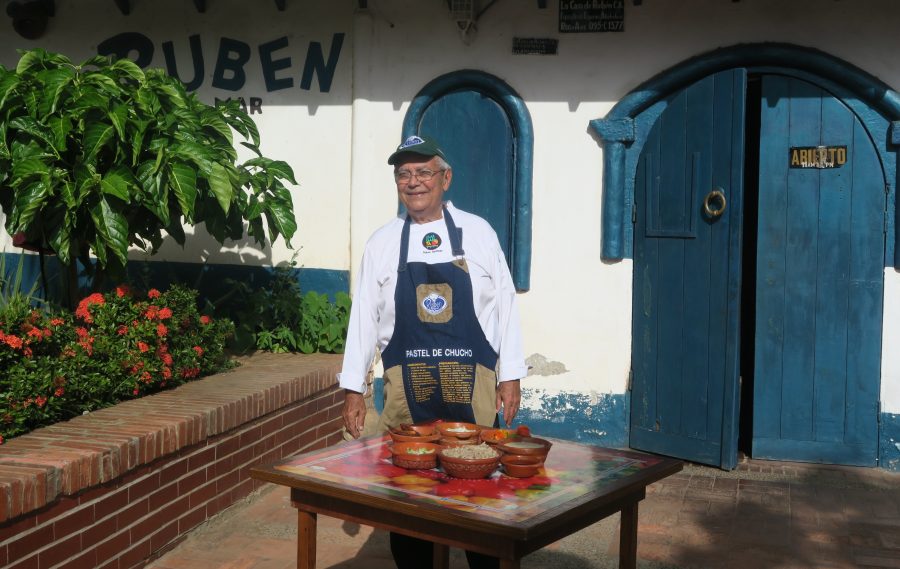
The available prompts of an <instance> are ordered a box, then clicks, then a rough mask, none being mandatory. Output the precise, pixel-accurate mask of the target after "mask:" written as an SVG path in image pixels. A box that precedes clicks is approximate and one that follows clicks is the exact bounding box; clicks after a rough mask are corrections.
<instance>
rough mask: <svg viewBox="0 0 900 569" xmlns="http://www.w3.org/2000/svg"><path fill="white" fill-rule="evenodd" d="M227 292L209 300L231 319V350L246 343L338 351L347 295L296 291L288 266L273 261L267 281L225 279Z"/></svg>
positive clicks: (263, 347) (290, 349) (283, 349)
mask: <svg viewBox="0 0 900 569" xmlns="http://www.w3.org/2000/svg"><path fill="white" fill-rule="evenodd" d="M229 284H230V286H231V290H230V292H229V293H228V294H227V295H225V296H224V297H223V298H221V299H219V300H218V301H216V302H214V303H213V306H214V309H215V311H216V313H217V314H227V315H228V317H229V318H232V319H233V320H234V322H235V334H234V343H233V344H232V345H231V348H232V349H233V350H234V351H236V352H239V353H240V352H246V351H249V350H251V349H259V350H266V351H270V352H275V353H287V352H302V353H304V354H309V353H313V352H325V353H343V351H344V339H345V337H346V335H347V323H348V321H349V320H350V297H349V296H348V295H347V294H345V293H342V292H339V293H337V295H336V298H335V302H334V303H332V302H331V301H329V300H328V295H326V294H319V293H316V292H313V291H309V292H307V293H306V294H305V295H304V294H302V293H301V291H300V285H299V284H298V283H297V278H296V275H295V274H294V271H293V264H292V265H291V266H281V267H275V268H274V270H273V274H272V279H271V281H269V282H267V283H266V284H265V285H264V286H258V287H254V286H252V285H251V284H249V283H248V282H246V281H229Z"/></svg>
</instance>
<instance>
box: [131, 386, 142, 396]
mask: <svg viewBox="0 0 900 569" xmlns="http://www.w3.org/2000/svg"><path fill="white" fill-rule="evenodd" d="M138 393H140V391H138V388H137V387H135V388H134V391H132V392H131V394H132V395H137V394H138Z"/></svg>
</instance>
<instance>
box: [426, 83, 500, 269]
mask: <svg viewBox="0 0 900 569" xmlns="http://www.w3.org/2000/svg"><path fill="white" fill-rule="evenodd" d="M418 132H419V133H420V134H428V135H431V136H434V137H436V138H437V139H438V140H439V141H440V143H441V146H442V148H443V150H444V152H445V154H446V155H447V161H448V162H449V163H450V165H451V166H452V167H453V183H452V185H451V186H450V191H449V192H447V199H449V200H451V201H452V202H453V204H454V205H456V206H457V207H459V208H460V209H463V210H465V211H468V212H471V213H474V214H476V215H480V216H481V217H483V218H485V219H486V220H487V221H488V222H489V223H490V224H491V227H493V228H494V231H496V232H497V236H498V237H499V238H500V246H501V247H502V248H503V252H504V253H505V254H506V259H507V261H509V260H510V259H512V258H513V256H512V252H513V251H512V249H513V234H512V229H511V227H512V214H513V211H512V207H513V205H512V199H513V183H514V180H513V175H514V168H513V165H514V161H513V152H514V148H515V145H514V138H513V136H514V135H513V128H512V125H511V124H510V120H509V117H508V116H507V115H506V112H505V111H504V110H503V107H501V106H500V105H499V104H498V103H497V102H496V101H494V100H493V99H492V98H490V97H488V96H487V95H485V94H484V93H482V92H480V91H477V90H470V89H464V90H458V91H454V92H451V93H448V94H446V95H443V96H442V97H440V98H438V99H435V101H434V102H433V103H431V104H430V105H429V106H428V108H427V109H426V110H425V112H424V113H423V114H422V119H421V121H420V122H419V129H418ZM463 247H464V248H465V245H463Z"/></svg>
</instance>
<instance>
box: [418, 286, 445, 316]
mask: <svg viewBox="0 0 900 569" xmlns="http://www.w3.org/2000/svg"><path fill="white" fill-rule="evenodd" d="M422 308H424V309H425V312H427V313H428V314H431V315H435V314H440V313H441V312H443V311H444V309H445V308H447V299H446V298H444V297H443V296H441V295H439V294H438V293H436V292H433V293H431V294H429V295H428V296H426V297H425V298H424V299H422Z"/></svg>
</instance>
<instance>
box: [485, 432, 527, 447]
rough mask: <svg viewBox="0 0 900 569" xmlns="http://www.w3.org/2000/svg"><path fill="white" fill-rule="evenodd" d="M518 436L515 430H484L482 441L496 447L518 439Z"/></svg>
mask: <svg viewBox="0 0 900 569" xmlns="http://www.w3.org/2000/svg"><path fill="white" fill-rule="evenodd" d="M517 438H518V435H517V434H516V431H514V430H513V429H482V430H481V441H482V442H485V443H487V444H489V445H496V444H499V443H502V442H505V441H511V440H514V439H517Z"/></svg>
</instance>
